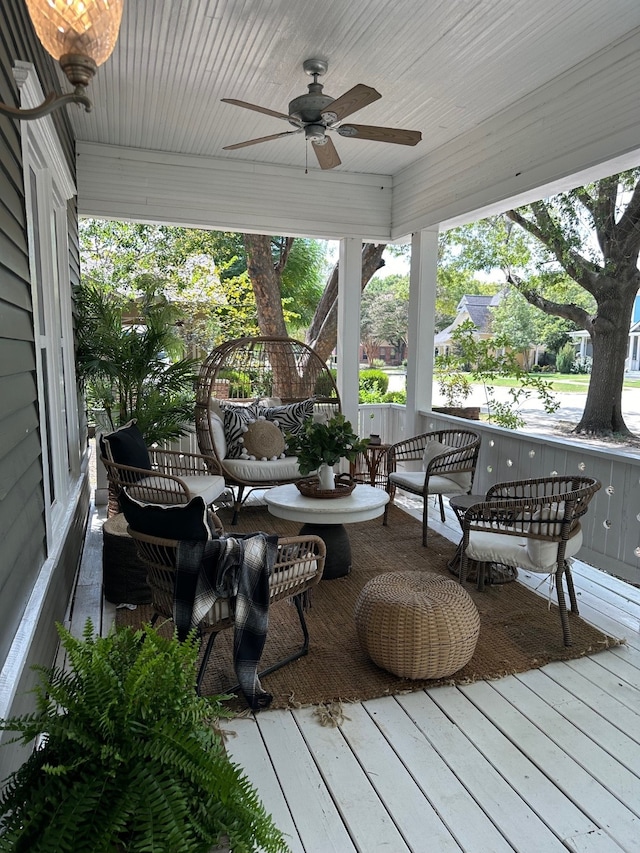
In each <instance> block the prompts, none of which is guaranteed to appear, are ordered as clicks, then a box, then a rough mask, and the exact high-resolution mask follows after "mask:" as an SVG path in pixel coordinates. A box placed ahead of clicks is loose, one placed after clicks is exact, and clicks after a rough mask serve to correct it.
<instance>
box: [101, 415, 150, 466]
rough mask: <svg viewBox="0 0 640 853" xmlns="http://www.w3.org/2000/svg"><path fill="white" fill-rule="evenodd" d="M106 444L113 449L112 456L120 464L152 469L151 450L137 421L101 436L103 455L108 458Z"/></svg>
mask: <svg viewBox="0 0 640 853" xmlns="http://www.w3.org/2000/svg"><path fill="white" fill-rule="evenodd" d="M106 445H108V447H109V450H110V451H111V458H112V459H113V461H114V462H117V463H118V465H130V466H131V467H132V468H144V469H145V470H147V471H150V470H151V460H150V458H149V451H148V450H147V445H146V444H145V440H144V437H143V435H142V433H141V432H140V430H139V429H138V427H137V425H136V422H135V421H129V423H127V424H125V425H124V426H122V427H120V429H117V430H115V431H114V432H110V433H107V434H105V435H101V436H100V448H101V450H102V455H103V456H105V457H106V458H107V459H108V458H109V453H106Z"/></svg>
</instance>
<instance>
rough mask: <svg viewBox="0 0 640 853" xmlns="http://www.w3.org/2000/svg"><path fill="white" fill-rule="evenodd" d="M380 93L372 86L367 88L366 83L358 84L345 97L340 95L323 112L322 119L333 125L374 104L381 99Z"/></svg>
mask: <svg viewBox="0 0 640 853" xmlns="http://www.w3.org/2000/svg"><path fill="white" fill-rule="evenodd" d="M381 97H382V95H381V94H380V92H376V90H375V89H372V88H371V86H365V85H364V83H358V85H357V86H354V87H353V89H349V91H348V92H345V93H344V95H340V97H339V98H336V100H335V101H333V102H332V103H331V104H329V106H328V107H327V108H326V109H325V110H323V111H322V118H323V119H324V120H325V121H326V122H327V123H328V124H333V123H334V122H336V121H340V119H343V118H346V117H347V116H350V115H351V114H352V113H355V112H356V111H357V110H361V109H362V108H363V107H366V106H368V105H369V104H372V103H373V102H374V101H377V100H378V98H381Z"/></svg>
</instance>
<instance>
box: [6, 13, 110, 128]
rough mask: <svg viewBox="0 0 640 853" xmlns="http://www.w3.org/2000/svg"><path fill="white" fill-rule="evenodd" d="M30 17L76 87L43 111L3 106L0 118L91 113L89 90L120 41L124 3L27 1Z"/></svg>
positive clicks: (47, 102) (48, 100)
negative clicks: (68, 108) (66, 109)
mask: <svg viewBox="0 0 640 853" xmlns="http://www.w3.org/2000/svg"><path fill="white" fill-rule="evenodd" d="M26 2H27V8H28V10H29V15H30V17H31V20H32V22H33V26H34V28H35V31H36V34H37V36H38V38H39V39H40V41H41V42H42V46H43V47H44V49H45V50H46V51H47V52H48V53H50V54H51V56H52V57H53V58H54V59H57V60H58V62H59V63H60V67H61V68H62V70H63V71H64V73H65V74H66V75H67V78H68V79H69V82H70V83H71V84H72V85H73V86H74V87H75V89H74V91H73V92H69V93H68V94H66V95H56V94H54V93H51V94H49V95H47V97H46V98H45V100H44V101H43V102H42V104H40V106H39V107H35V108H34V109H29V110H20V109H17V108H16V107H10V106H8V105H7V104H2V103H0V114H3V115H8V116H11V117H12V118H17V119H35V118H41V117H42V116H45V115H48V114H49V113H50V112H53V110H56V109H58V107H61V106H64V105H65V104H70V103H75V104H82V105H83V106H84V108H85V110H86V111H87V112H90V111H91V106H92V105H91V101H90V100H89V98H88V97H87V95H86V94H85V89H86V87H87V86H88V85H89V83H90V82H91V78H92V77H93V75H94V74H95V73H96V70H97V68H98V66H99V65H102V63H103V62H105V61H106V60H107V59H108V58H109V57H110V56H111V53H112V51H113V48H114V47H115V44H116V41H117V40H118V31H119V30H120V21H121V19H122V4H123V2H124V0H26Z"/></svg>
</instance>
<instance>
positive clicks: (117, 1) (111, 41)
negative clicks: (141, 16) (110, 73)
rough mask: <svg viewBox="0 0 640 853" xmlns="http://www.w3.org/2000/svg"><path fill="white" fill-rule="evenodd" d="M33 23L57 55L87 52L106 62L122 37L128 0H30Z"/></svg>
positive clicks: (52, 51)
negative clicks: (121, 30) (121, 24)
mask: <svg viewBox="0 0 640 853" xmlns="http://www.w3.org/2000/svg"><path fill="white" fill-rule="evenodd" d="M26 2H27V8H28V10H29V15H30V16H31V20H32V21H33V26H34V27H35V31H36V33H37V35H38V38H39V39H40V41H41V42H42V44H43V46H44V48H45V50H46V51H47V52H48V53H50V54H51V56H53V58H54V59H60V57H61V56H65V55H68V54H71V55H75V56H86V57H89V58H90V59H92V60H93V61H94V62H95V64H96V65H102V63H103V62H105V61H106V60H107V59H108V58H109V57H110V56H111V53H112V51H113V48H114V47H115V44H116V41H117V39H118V31H119V29H120V21H121V19H122V5H123V2H124V0H26Z"/></svg>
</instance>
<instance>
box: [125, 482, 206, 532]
mask: <svg viewBox="0 0 640 853" xmlns="http://www.w3.org/2000/svg"><path fill="white" fill-rule="evenodd" d="M120 508H121V510H122V512H123V514H124V517H125V518H126V519H127V524H128V525H129V527H131V529H132V530H135V531H136V532H137V533H146V534H147V536H159V537H160V538H161V539H190V540H198V541H203V540H205V539H217V538H218V536H217V534H216V535H212V533H211V528H210V527H209V523H208V520H207V506H206V504H205V502H204V498H202V497H201V496H200V495H197V496H196V497H195V498H191V500H190V501H189V503H188V504H178V505H175V506H171V505H169V506H163V505H162V504H144V503H140V501H137V500H136V499H135V498H132V497H131V495H129V494H127V490H126V489H123V490H122V491H121V492H120Z"/></svg>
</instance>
